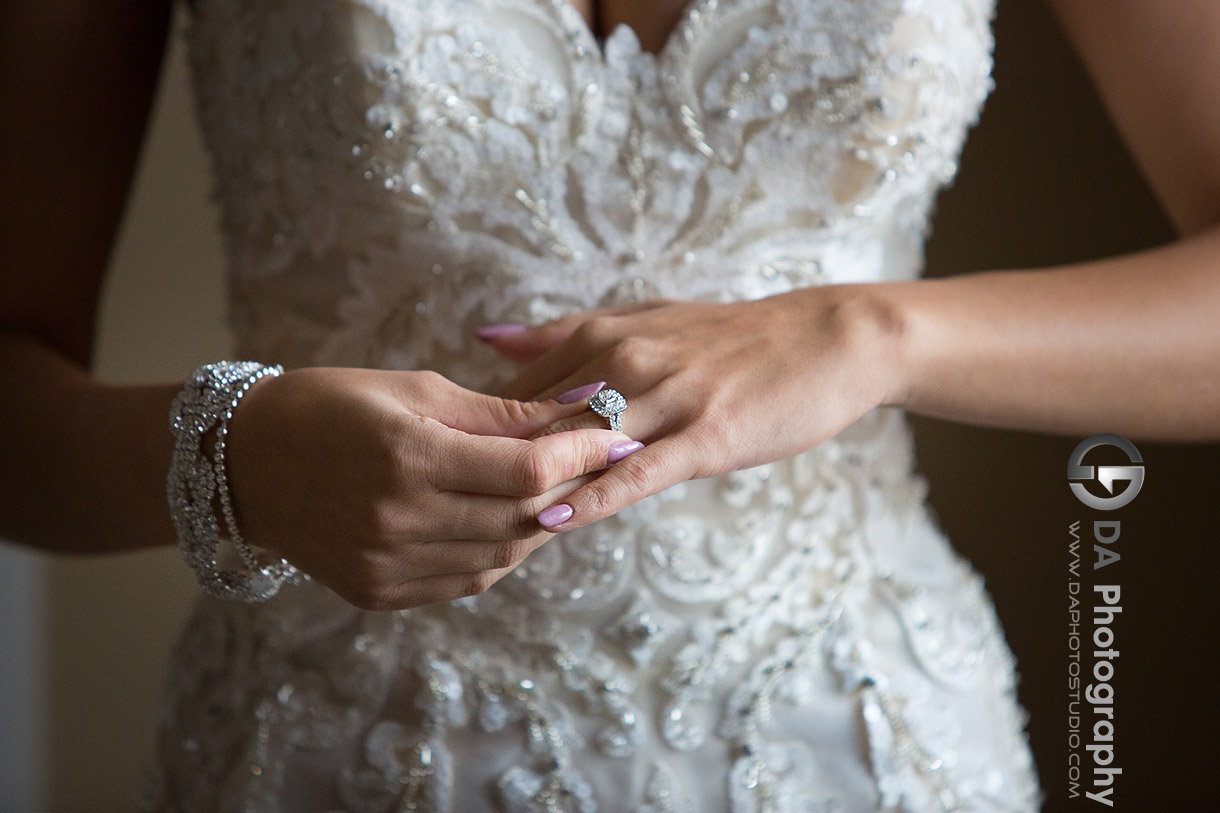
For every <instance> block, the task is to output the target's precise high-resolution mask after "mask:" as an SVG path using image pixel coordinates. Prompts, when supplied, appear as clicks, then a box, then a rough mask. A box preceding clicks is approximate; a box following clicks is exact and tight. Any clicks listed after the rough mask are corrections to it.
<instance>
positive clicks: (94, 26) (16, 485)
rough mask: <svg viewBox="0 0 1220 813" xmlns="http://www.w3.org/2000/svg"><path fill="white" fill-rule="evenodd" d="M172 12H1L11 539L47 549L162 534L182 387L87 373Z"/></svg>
mask: <svg viewBox="0 0 1220 813" xmlns="http://www.w3.org/2000/svg"><path fill="white" fill-rule="evenodd" d="M169 11H170V6H169V4H168V3H148V2H139V0H115V2H89V1H88V0H17V1H16V2H11V3H5V4H3V5H2V6H0V109H2V110H4V111H6V123H5V126H4V127H3V128H0V177H3V178H5V179H6V180H5V183H4V186H3V188H2V189H0V275H2V277H0V279H2V280H3V282H2V283H0V287H2V290H3V295H2V296H0V382H2V384H0V425H2V426H3V427H4V431H3V432H0V461H3V462H2V463H0V467H2V468H0V471H2V472H3V483H2V487H0V535H2V536H5V537H8V538H12V539H18V540H21V541H26V542H30V543H34V544H39V545H42V546H45V547H49V548H57V549H75V550H110V549H121V548H130V547H140V546H148V545H154V544H164V543H167V542H170V541H172V539H173V531H172V529H171V527H170V524H169V520H168V517H167V516H166V515H165V514H166V512H165V509H164V484H163V477H164V471H165V468H166V466H167V465H168V461H169V450H168V448H167V446H168V444H166V443H165V442H164V441H165V431H166V430H165V405H166V404H167V403H168V400H167V399H169V398H172V397H173V393H174V391H176V389H175V388H174V387H172V386H169V385H167V386H163V387H142V388H115V387H108V386H104V385H102V384H100V383H98V382H97V381H95V380H94V379H93V378H92V377H90V375H89V373H88V366H89V361H90V355H91V352H92V345H93V328H94V321H95V313H96V309H97V301H98V291H99V289H100V286H101V283H102V278H103V274H104V269H105V267H106V262H107V258H108V255H109V253H110V250H111V246H112V243H113V241H114V236H115V232H116V230H117V227H118V224H119V220H120V218H121V216H122V211H123V205H124V202H125V200H126V196H127V190H128V187H129V186H130V184H131V179H132V175H133V173H134V169H135V164H136V158H137V156H138V154H139V148H140V142H141V138H142V135H143V132H144V128H145V125H146V121H147V118H148V112H149V107H150V104H151V100H152V94H153V90H154V88H155V86H156V79H157V73H158V69H159V66H160V62H161V58H162V54H163V51H164V47H165V40H166V31H167V23H168V19H169Z"/></svg>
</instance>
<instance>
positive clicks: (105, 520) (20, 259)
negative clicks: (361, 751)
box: [0, 0, 638, 609]
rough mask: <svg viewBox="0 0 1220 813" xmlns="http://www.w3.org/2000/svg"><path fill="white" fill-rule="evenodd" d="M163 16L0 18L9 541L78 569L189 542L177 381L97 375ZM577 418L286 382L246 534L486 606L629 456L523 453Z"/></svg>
mask: <svg viewBox="0 0 1220 813" xmlns="http://www.w3.org/2000/svg"><path fill="white" fill-rule="evenodd" d="M167 16H168V8H166V7H161V6H158V7H157V8H155V9H153V10H148V9H146V8H145V7H144V6H143V5H142V4H141V3H139V2H135V0H124V2H119V3H117V4H116V3H111V2H97V3H90V2H88V0H52V1H51V2H43V0H22V2H20V3H17V4H12V3H10V4H7V5H3V6H0V54H2V55H3V58H4V59H5V60H7V62H6V63H4V64H3V65H0V109H3V110H5V111H6V114H7V113H9V112H10V111H13V112H15V113H16V116H15V118H14V119H13V124H14V125H16V126H10V124H9V123H8V122H6V125H5V127H4V128H3V130H2V131H0V138H3V140H2V141H0V177H3V178H5V179H6V181H8V182H7V183H6V184H5V185H3V186H0V196H2V204H0V235H3V242H2V243H0V273H2V276H0V477H2V480H0V537H5V538H9V539H13V540H15V541H18V542H23V543H26V544H31V545H35V546H38V547H42V548H46V549H52V550H66V551H77V552H102V551H112V550H121V549H124V548H135V547H146V546H153V545H162V544H166V543H171V542H172V541H173V540H174V532H173V528H172V526H171V523H170V520H169V509H168V507H167V505H166V498H165V477H166V471H167V469H168V467H169V463H170V456H171V446H172V440H171V434H170V430H169V425H168V413H169V408H170V403H171V401H172V399H173V397H174V395H175V394H176V393H177V392H178V390H179V389H180V388H181V386H182V384H181V382H180V381H178V382H174V383H167V384H162V385H155V386H138V387H116V386H109V385H106V384H103V383H101V382H98V381H96V380H95V379H94V378H93V377H92V376H91V375H90V374H89V372H88V367H89V357H90V354H91V350H92V343H93V324H94V316H95V310H96V307H97V295H98V289H99V287H100V285H101V281H102V275H103V269H104V268H105V265H106V260H107V255H108V254H109V252H110V247H111V242H112V241H113V238H114V233H115V229H116V226H117V225H118V222H119V218H120V215H121V213H122V208H123V204H124V199H125V197H126V194H127V187H128V186H129V184H130V181H131V176H132V171H133V168H134V165H135V159H136V155H137V153H138V150H139V144H140V140H141V136H142V133H143V130H144V126H145V121H146V119H147V114H148V108H149V100H150V97H151V94H152V91H153V87H154V84H155V80H156V75H157V69H158V65H159V62H160V59H161V55H162V51H163V47H164V42H165V34H166V19H167ZM10 179H11V180H10ZM167 273H172V269H167ZM262 361H264V362H266V363H274V362H275V359H262ZM187 372H188V371H185V370H184V371H183V376H184V377H185V375H186V373H187ZM581 409H582V407H581V406H580V405H579V404H576V405H573V404H565V403H560V402H559V401H549V402H546V403H530V404H522V403H517V402H512V401H506V400H503V399H500V398H494V397H492V396H487V395H481V394H479V393H474V392H471V391H469V390H465V389H463V388H461V387H459V386H457V385H456V384H453V383H452V382H449V381H447V380H445V379H444V378H442V377H441V376H439V375H437V374H435V373H430V372H424V371H413V372H395V371H382V370H354V369H343V368H310V369H301V370H291V371H289V372H287V373H286V374H285V375H283V376H282V377H279V378H274V379H268V380H265V381H263V382H260V383H259V384H257V385H255V386H254V387H253V388H252V389H251V390H250V393H249V395H247V396H246V397H245V398H244V399H243V401H242V405H241V408H240V409H239V410H237V411H236V413H235V414H234V416H233V419H232V421H231V423H230V434H229V436H228V444H227V448H228V456H227V462H226V467H227V474H228V477H229V481H230V484H231V487H232V493H233V501H234V505H235V509H236V511H237V514H238V521H239V524H240V525H241V527H242V529H243V534H244V536H245V538H246V540H247V541H248V542H250V543H251V544H253V545H259V546H262V547H265V548H268V549H270V550H272V551H274V552H276V553H278V554H280V555H283V556H285V557H286V558H288V559H289V560H290V561H291V562H292V563H293V564H295V565H297V566H299V567H301V568H302V569H303V570H304V571H305V572H307V573H308V574H310V575H311V576H312V577H313V578H315V579H316V580H318V581H320V582H322V583H323V584H325V585H327V586H328V587H330V588H332V589H333V590H335V591H336V592H337V593H339V594H340V595H341V596H343V597H344V598H346V599H347V600H349V601H351V602H352V603H353V604H357V605H358V606H361V607H365V608H369V609H393V608H402V607H409V606H415V605H418V604H425V603H430V602H435V601H445V600H451V599H454V598H457V597H459V596H466V595H471V594H473V593H478V592H482V591H483V590H486V589H487V588H488V587H489V586H490V585H492V584H493V583H495V581H496V580H498V579H500V578H502V577H503V576H504V575H505V574H507V573H508V572H509V571H510V570H512V569H513V568H514V567H515V566H516V565H517V564H519V563H520V562H521V560H523V559H524V558H525V557H526V556H527V555H529V553H530V552H531V551H533V550H534V549H535V548H537V547H538V546H539V545H541V544H543V543H545V542H546V541H547V540H548V539H549V538H550V534H548V533H545V532H544V531H543V530H542V529H541V527H540V526H539V524H538V522H537V520H536V519H535V517H536V516H537V515H538V513H539V512H540V511H541V510H542V509H543V508H545V507H546V506H547V505H550V504H551V503H553V502H554V501H555V500H557V499H560V498H562V496H563V495H565V494H567V493H569V492H570V491H572V490H573V489H575V488H577V487H578V486H579V485H580V484H582V483H583V482H586V481H587V480H588V479H589V476H590V472H594V471H597V470H600V469H602V468H603V467H605V466H606V465H607V462H608V461H609V460H610V459H611V451H612V450H615V449H617V450H618V452H619V453H620V454H621V453H625V452H626V450H625V449H622V448H621V445H622V444H625V443H627V438H625V437H624V436H623V435H622V434H620V433H614V432H609V431H607V430H605V429H590V430H585V431H582V432H568V433H564V434H553V435H549V436H546V437H542V438H539V439H537V440H530V439H528V438H529V436H530V435H533V434H534V433H536V432H538V431H539V430H541V429H542V428H543V427H545V426H547V425H549V424H551V423H553V422H554V421H556V420H558V419H562V418H564V417H567V416H570V415H571V414H573V413H574V412H576V411H579V410H581ZM437 416H439V417H437ZM615 444H620V446H619V447H616V446H615ZM633 447H638V445H633Z"/></svg>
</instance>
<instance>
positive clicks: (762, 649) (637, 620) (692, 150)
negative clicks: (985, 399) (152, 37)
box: [165, 0, 1037, 813]
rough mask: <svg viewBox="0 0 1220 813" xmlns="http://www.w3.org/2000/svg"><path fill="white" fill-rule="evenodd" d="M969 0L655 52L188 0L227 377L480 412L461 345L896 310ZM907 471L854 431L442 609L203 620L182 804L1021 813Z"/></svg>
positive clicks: (1002, 732) (395, 18) (1000, 658)
mask: <svg viewBox="0 0 1220 813" xmlns="http://www.w3.org/2000/svg"><path fill="white" fill-rule="evenodd" d="M992 3H993V0H854V1H853V0H694V1H693V2H692V3H690V5H689V7H688V9H687V11H686V13H685V15H684V17H683V19H682V21H681V23H680V25H679V26H678V28H677V29H676V30H675V31H674V32H673V33H672V34H671V35H670V36H669V38H668V40H667V41H666V43H665V45H664V47H663V48H662V50H661V52H660V53H659V54H657V55H653V54H650V53H645V52H642V51H641V50H640V48H639V45H638V41H637V39H636V37H635V35H634V34H633V32H632V31H631V30H630V29H629V28H627V27H625V26H620V27H618V28H616V29H615V30H614V31H613V32H612V33H611V34H610V35H609V36H608V37H607V39H606V40H605V41H604V43H599V42H598V41H596V40H595V38H594V37H593V36H592V34H591V33H590V31H589V29H588V27H587V25H586V24H585V22H584V21H583V19H582V18H581V17H580V16H579V14H578V13H577V12H576V11H575V10H574V9H573V8H572V7H571V6H570V5H568V4H567V3H566V2H563V0H256V1H255V2H249V0H198V8H197V9H196V12H195V16H194V18H193V20H192V26H191V29H190V44H191V52H190V54H191V61H192V66H193V69H194V78H195V88H196V94H197V101H198V109H199V112H200V119H201V122H202V125H203V130H204V134H205V137H206V141H207V144H208V146H209V148H210V150H211V152H212V155H213V159H214V162H215V169H216V194H217V198H218V201H219V203H220V205H221V212H222V217H223V226H224V237H225V240H226V245H227V251H228V262H229V266H228V269H229V274H230V289H231V292H232V316H233V322H234V326H235V327H236V329H237V334H238V339H239V343H240V345H241V352H242V354H243V355H244V356H248V357H251V358H256V359H260V360H263V361H265V362H268V363H271V362H280V363H284V364H285V365H286V366H297V365H307V364H341V365H358V366H374V367H387V368H397V369H416V368H430V369H435V370H438V371H440V372H442V373H444V374H446V375H448V376H449V377H451V378H453V379H454V380H456V381H458V382H459V383H461V384H464V385H466V386H470V387H473V388H479V389H490V388H492V387H494V386H495V385H496V384H498V383H500V382H503V381H505V380H506V379H508V378H510V377H511V375H512V372H513V370H512V368H511V367H509V366H508V365H507V364H506V363H504V362H501V361H498V360H497V359H496V358H495V357H494V356H493V354H492V353H491V351H490V350H489V349H488V348H486V347H484V346H482V345H481V344H480V343H478V342H477V341H474V340H473V332H474V330H475V328H477V327H479V326H481V325H484V324H491V323H500V322H527V323H536V322H539V321H542V320H546V319H550V318H554V317H556V316H559V315H562V314H565V313H570V312H573V311H578V310H583V309H588V308H593V307H599V306H604V305H610V304H620V303H626V302H631V301H636V300H641V299H647V298H652V297H657V296H663V297H674V298H684V299H706V300H719V301H732V300H741V299H750V298H758V297H763V296H768V295H771V294H777V293H782V292H785V291H789V290H792V289H794V288H797V287H802V286H809V285H818V284H827V283H838V282H848V281H879V280H889V279H904V278H911V277H914V276H917V275H918V274H919V273H920V271H921V269H922V262H923V240H924V237H925V234H926V231H927V224H928V218H929V214H930V211H931V207H932V203H933V200H934V196H935V194H936V192H937V190H938V189H939V188H940V187H941V186H942V185H943V184H944V183H946V182H948V181H949V180H950V179H951V178H952V177H953V175H954V173H955V171H956V163H955V162H956V159H957V156H958V154H959V151H960V149H961V146H962V142H963V139H964V137H965V133H966V131H967V129H968V127H969V126H970V125H971V124H972V123H973V122H974V121H976V119H977V116H978V113H979V109H980V105H981V104H982V102H983V100H984V98H985V96H986V94H987V93H988V91H989V89H990V82H991V80H990V68H991V47H992V38H991V31H990V18H991V13H992ZM910 445H911V444H910V436H909V432H908V430H907V428H906V425H905V422H904V420H903V417H902V415H901V413H899V412H897V411H895V410H889V409H877V410H873V411H872V412H870V413H869V414H867V415H865V416H864V417H863V418H861V419H860V420H859V421H857V422H856V423H855V424H853V425H852V426H850V427H848V428H847V429H845V430H844V431H843V432H841V433H840V434H839V435H837V436H836V437H835V438H833V439H831V440H830V441H827V442H826V443H825V444H823V445H822V446H820V447H819V448H818V449H815V450H813V451H811V452H808V453H806V454H802V455H798V456H797V457H794V458H792V459H789V460H785V461H781V462H778V463H775V464H772V465H768V466H762V467H759V468H756V469H750V470H747V471H742V472H736V473H733V474H730V475H725V476H723V477H717V478H711V479H709V480H701V481H695V482H691V483H686V484H683V485H682V486H679V487H676V488H673V489H670V490H669V491H667V492H665V493H664V494H661V495H658V496H657V497H654V498H651V499H649V500H645V501H643V502H642V503H639V504H638V505H636V506H633V507H632V508H631V509H628V510H627V511H624V512H622V513H621V514H619V515H618V516H616V517H612V518H610V519H608V520H605V521H603V522H600V523H596V524H595V525H593V526H590V527H589V528H585V529H582V530H580V531H576V532H571V533H567V534H562V535H560V536H559V537H557V538H556V539H554V540H553V541H552V542H550V543H548V544H547V545H545V546H543V547H542V548H540V549H539V550H538V551H536V552H535V553H534V554H532V555H531V556H530V557H529V559H527V560H526V562H525V563H524V564H523V565H522V566H520V567H519V568H518V569H517V570H516V571H514V572H513V573H512V574H511V575H510V576H508V577H506V578H505V579H504V580H502V581H501V582H500V583H498V584H497V585H495V586H494V587H493V588H492V589H491V590H489V591H487V592H486V593H484V594H482V595H479V596H475V597H471V598H469V599H463V600H460V601H456V602H452V603H449V604H443V605H433V606H430V607H427V608H421V609H419V610H412V611H407V612H404V613H399V614H377V613H361V612H359V611H356V610H354V609H353V608H350V607H347V606H346V605H344V604H343V603H342V602H341V601H339V600H338V599H337V598H335V597H334V596H333V595H331V594H329V593H327V591H325V590H324V589H323V588H321V587H319V586H317V585H311V586H308V587H304V588H300V589H297V590H286V591H284V592H283V593H282V594H281V595H280V596H279V597H277V598H276V599H275V600H274V601H272V602H271V603H269V604H268V605H265V606H262V607H257V608H251V607H248V606H237V605H221V604H216V603H212V602H208V603H206V604H205V606H204V607H203V608H201V611H200V613H199V614H198V615H197V616H196V620H195V622H194V623H193V625H192V627H191V629H190V630H189V631H188V636H187V639H186V641H185V642H184V644H183V647H182V650H181V653H180V656H179V657H180V663H179V666H178V667H177V669H178V677H177V678H176V679H175V684H176V685H180V687H181V688H180V689H179V691H178V695H177V698H178V701H177V702H178V703H179V705H178V706H177V711H175V712H171V713H172V714H175V715H176V717H175V718H174V722H173V724H172V726H171V728H172V729H173V730H175V731H176V732H177V734H176V735H175V736H178V737H179V741H178V744H177V745H175V746H173V748H177V749H178V750H177V751H173V753H172V754H171V755H170V756H167V757H165V763H166V765H167V767H166V768H165V771H166V774H167V775H168V776H170V777H171V782H170V784H171V785H175V784H182V783H181V782H179V783H175V782H174V781H173V780H172V778H173V777H175V776H177V777H183V776H186V775H188V774H189V772H191V771H199V772H203V773H206V774H207V775H208V776H211V777H214V779H215V781H212V782H209V783H202V784H201V786H200V787H199V788H198V789H197V791H196V793H197V794H198V795H197V797H196V798H195V801H196V802H197V805H195V806H197V807H199V808H200V809H210V800H212V799H213V798H221V799H226V800H228V802H227V803H228V804H230V805H232V807H233V809H238V808H239V807H240V806H241V805H251V804H253V806H254V808H256V809H260V810H274V809H280V808H279V805H281V804H287V806H286V807H285V808H284V809H293V810H296V809H305V808H298V807H294V806H292V805H291V804H288V803H286V802H284V800H285V799H289V798H292V797H291V793H292V791H293V783H292V781H291V780H292V776H294V774H293V773H292V771H293V770H295V769H294V768H292V767H291V766H292V765H294V764H296V763H295V762H293V759H290V758H288V756H286V755H288V754H294V753H297V752H298V751H299V750H300V749H306V750H309V749H313V750H314V751H317V752H321V753H326V754H330V756H328V757H327V759H331V760H333V765H331V768H330V769H328V770H332V772H333V774H334V776H333V777H332V778H333V779H334V785H335V786H336V787H337V788H338V790H337V791H335V792H336V793H337V794H338V798H341V799H342V804H343V806H344V809H352V810H369V811H374V810H376V811H384V810H388V809H390V808H391V807H393V809H396V810H397V809H402V810H463V811H464V810H470V811H476V810H477V811H482V810H486V809H492V808H490V807H487V806H485V805H484V803H483V801H482V800H484V799H486V798H492V797H494V799H495V800H496V802H495V803H496V804H497V805H498V806H499V807H497V808H495V809H502V810H508V811H533V810H547V811H551V810H579V811H582V813H589V812H590V811H593V810H602V811H617V810H632V811H641V813H642V812H643V811H653V812H654V813H659V811H665V810H700V811H704V810H706V811H711V810H720V809H724V810H729V809H731V810H733V811H736V812H737V813H742V812H743V811H759V812H760V813H761V811H773V812H778V811H797V810H801V811H812V810H832V809H851V810H854V809H860V808H859V806H860V805H861V804H864V802H863V801H862V800H869V801H868V802H867V804H868V805H870V806H876V805H881V806H883V807H886V808H887V809H888V808H891V807H897V806H900V805H901V806H903V809H910V810H924V809H985V810H991V809H1004V810H1009V809H1012V810H1025V809H1031V808H1032V806H1033V805H1034V804H1035V803H1036V802H1034V801H1033V800H1034V798H1035V795H1036V790H1037V788H1036V782H1035V780H1034V779H1033V777H1032V774H1031V773H1030V763H1029V755H1028V751H1027V749H1026V746H1025V745H1024V742H1023V740H1022V739H1021V736H1020V728H1021V721H1020V712H1019V709H1018V707H1017V706H1016V704H1015V699H1014V696H1013V669H1012V663H1011V656H1010V655H1009V653H1008V651H1007V649H1006V647H1005V646H1004V643H1003V639H1002V636H1001V634H1000V632H999V629H998V626H997V624H996V621H995V617H994V613H993V610H992V608H991V605H990V603H989V601H988V599H987V597H986V594H985V592H984V591H983V588H982V585H981V580H980V579H979V578H978V577H977V576H976V575H974V574H973V573H972V572H971V571H970V569H969V567H968V566H967V565H966V564H965V563H964V562H962V561H961V560H960V559H959V558H958V557H956V555H955V554H953V552H952V551H951V549H950V548H949V546H948V544H947V542H946V541H945V540H944V538H943V536H942V535H941V534H940V532H939V531H938V530H937V529H936V528H935V525H934V523H932V522H931V520H930V518H929V517H928V515H927V512H926V508H925V507H924V497H925V494H926V488H925V484H924V482H923V480H922V479H920V478H919V477H918V476H916V475H915V474H914V473H913V471H912V467H913V463H912V455H911V449H910ZM201 706H203V707H207V708H210V709H213V710H215V709H216V708H220V709H221V710H222V711H225V712H227V713H231V714H232V715H234V718H235V720H236V721H235V722H233V723H232V724H228V725H227V726H222V727H221V728H222V730H223V732H222V733H221V734H216V733H215V731H214V729H215V723H214V720H213V721H212V722H209V720H207V719H204V718H203V717H202V716H200V715H201V712H199V711H198V710H197V709H198V708H199V707H201ZM171 708H173V706H172V705H171ZM775 709H783V711H782V712H774V710H775ZM773 712H774V713H773ZM980 720H982V721H985V723H980V722H979V721H980ZM243 721H244V722H243ZM976 724H977V725H981V726H982V728H980V729H979V730H980V731H981V730H983V729H986V731H987V732H989V733H986V734H977V735H976V734H975V733H972V731H973V728H972V726H973V725H976ZM209 726H212V728H209ZM209 731H211V732H212V733H208V732H209ZM472 732H478V733H477V734H476V733H472ZM978 737H982V739H978ZM184 743H185V744H184ZM217 743H221V744H222V745H223V747H221V745H217ZM489 743H491V744H494V748H493V746H492V745H488V744H489ZM173 748H171V750H173ZM480 748H487V749H489V750H485V751H481V750H479V749H480ZM209 749H211V750H209ZM225 749H228V750H225ZM294 749H296V750H294ZM328 749H330V750H329V751H328ZM205 752H206V753H209V754H212V753H213V752H220V753H223V754H227V756H224V757H217V756H210V757H206V758H205V757H203V756H200V754H201V753H205ZM857 752H858V753H857ZM235 754H236V756H234V755H235ZM853 755H854V756H853ZM327 764H328V765H330V764H331V763H327ZM286 766H287V767H286ZM209 794H211V795H209ZM485 794H492V796H490V797H489V796H486V795H485ZM683 800H685V802H684V801H683ZM683 804H687V805H689V807H683ZM599 805H600V806H599ZM835 805H839V807H836V806H835ZM183 806H184V807H188V808H190V807H191V806H192V805H190V804H184V805H183ZM870 809H871V807H870Z"/></svg>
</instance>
